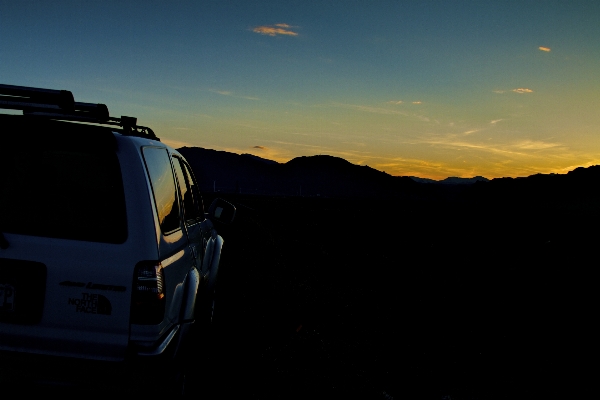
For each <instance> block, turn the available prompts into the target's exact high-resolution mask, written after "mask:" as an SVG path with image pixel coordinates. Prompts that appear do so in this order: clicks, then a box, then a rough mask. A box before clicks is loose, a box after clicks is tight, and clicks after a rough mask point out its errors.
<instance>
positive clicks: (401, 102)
mask: <svg viewBox="0 0 600 400" xmlns="http://www.w3.org/2000/svg"><path fill="white" fill-rule="evenodd" d="M386 104H395V105H399V104H404V100H390V101H388V102H386ZM411 104H423V102H422V101H411Z"/></svg>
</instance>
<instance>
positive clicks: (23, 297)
mask: <svg viewBox="0 0 600 400" xmlns="http://www.w3.org/2000/svg"><path fill="white" fill-rule="evenodd" d="M0 108H4V109H13V110H14V109H16V110H22V111H23V115H14V114H0V129H1V131H2V146H1V147H0V376H1V377H2V378H0V380H2V379H7V378H6V377H7V376H11V377H12V378H11V379H13V378H23V379H30V378H31V379H33V380H36V379H37V380H42V381H49V382H54V381H57V382H63V381H64V382H75V383H84V384H86V383H92V381H94V382H103V384H104V383H105V382H108V379H111V378H115V379H119V378H123V379H124V380H125V381H128V380H129V381H131V380H132V379H134V380H135V379H136V376H138V377H139V374H140V373H141V371H143V370H144V369H148V368H150V369H153V368H160V371H161V373H160V374H159V375H160V378H159V379H157V380H155V378H156V375H150V376H146V377H145V378H144V379H150V382H149V383H151V384H152V385H151V386H152V387H154V388H155V389H156V388H160V387H161V386H162V385H163V383H167V382H162V381H161V380H162V379H164V378H165V377H168V379H172V380H173V382H174V383H176V384H180V383H182V381H183V380H182V377H183V375H182V374H181V373H180V372H179V369H178V368H177V363H176V361H177V360H178V357H179V356H180V355H181V349H182V346H184V344H185V340H186V337H188V336H189V335H188V333H189V330H190V326H191V324H192V323H193V322H194V321H195V319H197V318H204V319H205V320H210V318H211V317H212V301H213V299H212V295H213V294H214V288H215V282H216V278H217V273H218V268H219V261H220V255H221V248H222V245H223V239H222V238H221V237H220V236H219V235H218V234H217V232H216V231H215V228H214V226H215V225H217V224H219V223H230V222H231V221H233V217H234V215H235V207H234V206H233V205H231V204H229V203H227V202H225V201H223V200H220V199H217V200H215V201H214V202H213V204H212V205H211V207H210V208H209V210H208V213H206V214H205V213H204V210H203V206H202V199H201V197H200V194H199V191H198V185H197V183H196V181H195V178H194V175H193V173H192V170H191V168H190V167H189V165H188V163H187V162H186V160H185V159H184V158H183V156H182V155H181V154H179V153H178V152H177V151H176V150H174V149H172V148H170V147H169V146H166V145H164V144H163V143H161V142H160V141H159V139H158V138H157V137H156V136H155V135H154V133H153V132H152V130H150V129H149V128H146V127H140V126H137V125H136V119H135V118H130V117H121V118H111V117H110V116H109V113H108V109H107V107H106V106H104V105H102V104H89V103H78V102H75V101H74V99H73V95H72V94H71V92H68V91H57V90H48V89H37V88H27V87H18V86H8V85H0ZM82 122H83V123H82ZM140 361H141V362H140ZM157 363H158V365H157ZM57 365H60V368H59V369H57V368H56V366H57ZM36 370H39V371H36ZM90 371H94V372H93V373H91V374H90ZM157 371H158V370H157ZM165 371H172V372H173V374H171V375H170V376H169V374H165ZM7 374H8V375H7ZM86 377H89V378H91V380H86ZM140 379H142V378H140ZM134 383H135V382H134Z"/></svg>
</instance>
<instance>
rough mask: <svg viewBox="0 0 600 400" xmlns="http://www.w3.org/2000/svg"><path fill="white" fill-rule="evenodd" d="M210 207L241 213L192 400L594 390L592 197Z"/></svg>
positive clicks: (198, 339) (196, 357) (250, 202)
mask: <svg viewBox="0 0 600 400" xmlns="http://www.w3.org/2000/svg"><path fill="white" fill-rule="evenodd" d="M211 197H212V196H211V195H209V196H206V198H205V204H210V201H211ZM220 197H223V198H225V199H227V200H229V201H231V202H232V203H234V204H235V205H236V206H237V210H238V213H237V216H236V220H235V222H234V224H233V225H231V226H227V227H220V228H219V231H220V233H221V234H222V236H223V237H224V239H225V246H224V252H223V260H222V266H221V272H220V277H219V286H218V292H217V293H218V296H219V298H218V304H217V308H216V316H215V321H214V324H213V328H212V331H211V332H207V331H202V330H198V331H196V332H195V342H194V344H195V345H194V347H193V348H192V349H191V350H190V354H189V355H190V362H189V375H188V381H187V382H188V384H187V388H188V395H187V397H188V398H197V399H200V398H202V399H232V398H243V399H271V398H277V399H295V398H301V399H311V398H327V399H338V398H340V399H345V398H361V399H437V400H442V399H444V400H450V399H453V400H455V399H498V398H506V399H520V398H526V399H541V398H544V399H546V398H575V397H577V396H576V395H575V393H576V391H579V390H583V388H585V387H586V386H588V385H587V383H588V382H593V381H592V377H595V372H596V369H595V367H593V365H594V363H595V355H596V350H595V349H596V347H597V346H596V345H595V339H596V337H597V328H596V323H595V322H596V319H597V284H596V282H597V280H596V279H595V274H594V272H595V271H594V270H595V269H596V265H597V263H598V261H597V258H598V256H597V248H598V247H597V243H598V239H599V238H598V236H599V235H598V226H599V224H598V223H599V216H598V214H599V213H598V211H597V210H598V209H599V208H598V207H596V203H597V200H595V197H594V196H592V197H586V199H587V200H585V201H579V200H577V201H575V202H573V201H571V202H570V203H569V204H565V203H560V204H558V203H552V202H549V203H544V204H541V203H539V202H538V201H537V200H536V201H534V202H528V203H524V202H513V203H510V202H509V201H507V200H506V199H500V200H498V199H497V198H496V197H495V196H494V195H491V196H488V197H487V198H481V197H472V198H470V200H468V201H466V200H452V199H447V198H446V199H442V200H440V199H438V200H436V197H435V196H430V198H429V199H428V200H424V199H423V198H421V199H408V200H407V199H404V200H374V199H372V200H369V199H362V200H356V199H355V200H340V199H328V198H317V197H312V198H302V197H267V196H243V195H223V194H221V195H220ZM473 199H474V200H473ZM590 365H591V367H590ZM57 368H58V367H57ZM160 377H161V373H160V371H157V374H156V376H155V377H148V384H149V385H161V380H160ZM150 387H152V386H150ZM82 393H87V391H86V388H78V389H76V390H72V389H68V388H66V389H59V394H60V395H62V396H63V397H69V396H68V395H74V396H76V397H78V398H79V397H80V395H81V394H82ZM40 394H44V395H45V394H47V392H46V391H43V392H42V393H40ZM87 394H89V393H87ZM87 394H86V395H87ZM114 394H115V393H114V392H113V393H112V394H111V396H112V395H114Z"/></svg>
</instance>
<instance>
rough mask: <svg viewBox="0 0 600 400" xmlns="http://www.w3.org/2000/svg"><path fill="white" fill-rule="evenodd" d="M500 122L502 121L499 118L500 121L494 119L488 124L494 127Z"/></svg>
mask: <svg viewBox="0 0 600 400" xmlns="http://www.w3.org/2000/svg"><path fill="white" fill-rule="evenodd" d="M502 120H503V119H502V118H500V119H494V120H492V121H490V124H492V125H496V124H497V123H498V122H500V121H502Z"/></svg>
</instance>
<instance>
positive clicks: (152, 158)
mask: <svg viewBox="0 0 600 400" xmlns="http://www.w3.org/2000/svg"><path fill="white" fill-rule="evenodd" d="M142 151H143V154H144V161H145V163H146V169H147V170H148V176H149V177H150V183H151V185H152V193H153V195H154V203H155V204H156V212H157V213H158V221H159V223H160V229H161V231H162V232H163V233H164V234H169V233H171V232H174V231H176V230H178V229H181V219H180V216H179V204H178V202H177V196H176V194H175V193H176V189H175V180H174V178H173V170H172V169H171V162H170V161H169V153H168V152H167V150H166V149H161V148H158V147H144V148H143V149H142Z"/></svg>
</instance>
